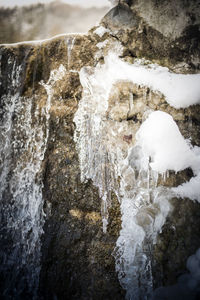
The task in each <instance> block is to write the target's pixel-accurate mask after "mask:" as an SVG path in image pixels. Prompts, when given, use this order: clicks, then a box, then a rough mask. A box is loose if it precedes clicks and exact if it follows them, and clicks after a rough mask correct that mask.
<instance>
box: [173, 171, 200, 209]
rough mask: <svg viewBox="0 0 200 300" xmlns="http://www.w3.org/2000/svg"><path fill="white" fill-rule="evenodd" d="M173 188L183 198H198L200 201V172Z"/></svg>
mask: <svg viewBox="0 0 200 300" xmlns="http://www.w3.org/2000/svg"><path fill="white" fill-rule="evenodd" d="M172 190H173V191H174V192H175V193H176V194H177V195H178V196H179V197H181V198H189V199H191V200H193V201H195V200H197V201H198V202H199V203H200V173H199V174H198V175H197V176H195V177H192V178H191V179H190V181H188V182H186V183H183V184H181V185H179V186H178V187H176V188H173V189H172Z"/></svg>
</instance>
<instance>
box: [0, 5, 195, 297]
mask: <svg viewBox="0 0 200 300" xmlns="http://www.w3.org/2000/svg"><path fill="white" fill-rule="evenodd" d="M130 2H131V1H129V3H128V4H127V2H126V1H121V3H120V4H119V5H118V6H117V7H114V8H113V9H112V10H111V11H110V12H109V13H108V14H107V15H106V16H105V17H104V18H103V20H102V23H101V26H99V27H95V28H93V29H92V30H91V31H90V32H89V34H88V35H87V36H86V35H63V36H62V37H59V38H55V39H52V40H50V41H47V42H42V43H35V44H34V43H27V44H23V43H22V44H16V45H8V46H2V47H1V49H0V57H1V73H0V74H1V75H0V76H1V78H0V79H1V85H0V87H1V89H0V90H1V95H0V96H1V108H0V109H1V110H0V115H1V135H2V142H1V157H0V158H1V182H2V184H1V200H2V204H1V218H2V224H3V226H2V230H1V234H0V236H1V252H0V259H1V269H0V271H1V277H0V278H1V294H2V295H3V297H4V298H5V299H9V297H10V298H14V299H15V298H16V299H17V297H18V298H20V299H27V297H29V298H34V297H36V298H38V299H56V298H57V299H112V298H114V299H124V298H125V297H126V298H127V299H144V297H147V299H150V297H151V295H152V290H153V289H156V288H158V287H160V286H167V285H173V284H174V283H176V280H177V277H178V276H179V275H181V274H183V273H185V272H187V270H186V267H185V263H186V260H187V258H188V257H189V256H190V255H191V254H193V253H194V252H195V251H196V250H197V249H198V247H199V245H200V237H199V234H198V232H199V228H200V210H199V209H200V207H199V203H197V202H195V201H191V200H190V199H186V198H185V199H184V200H183V199H180V198H178V196H177V195H175V194H173V195H171V194H170V188H171V187H176V186H178V185H180V184H182V183H184V182H187V181H188V180H190V178H191V177H193V176H194V174H193V171H192V169H191V168H186V169H183V170H180V171H179V172H178V173H177V174H175V172H174V171H173V170H171V171H170V172H169V176H168V177H167V178H166V179H164V178H163V177H162V176H161V175H158V178H157V180H155V177H154V174H153V173H151V172H150V171H151V170H150V169H148V170H150V171H149V172H150V173H148V172H146V171H144V170H142V169H141V170H139V171H140V172H138V174H137V171H138V170H137V168H136V167H135V165H136V162H137V161H138V157H139V156H140V155H141V154H140V151H139V152H137V151H136V150H135V145H136V143H137V136H136V133H137V131H138V130H139V128H140V126H141V124H142V123H143V122H144V121H145V120H146V119H147V118H148V116H149V115H150V113H151V112H154V111H162V112H166V113H168V114H169V115H171V116H172V117H173V120H174V121H175V122H176V124H177V125H178V128H179V130H180V134H181V135H182V136H183V137H184V138H185V139H190V141H191V145H192V146H198V147H199V146H200V137H199V130H200V128H199V127H200V119H199V118H200V117H199V115H200V114H199V113H200V111H199V110H200V108H199V105H193V106H189V107H188V108H179V109H175V108H174V107H172V106H170V105H169V104H168V102H167V101H166V98H165V97H164V95H163V94H161V93H158V92H157V91H155V90H153V89H151V88H150V87H148V86H145V85H139V84H137V83H134V82H132V81H131V80H127V79H124V78H120V76H122V75H121V74H122V73H123V66H124V65H123V64H121V62H120V63H119V64H120V67H119V68H118V69H116V70H115V72H114V73H109V72H110V69H109V66H110V65H109V60H108V57H109V53H110V51H112V52H114V53H115V54H116V53H117V55H118V56H120V59H121V61H123V63H124V62H126V63H127V64H128V63H129V65H130V64H132V65H133V64H134V63H135V62H136V61H137V59H138V58H144V59H149V60H151V61H152V62H154V63H155V62H156V63H159V64H160V65H161V66H165V67H166V66H167V67H168V68H169V69H170V70H171V71H173V72H175V73H183V74H184V73H197V72H198V71H199V66H200V65H199V61H200V60H199V53H200V52H199V43H200V39H199V24H198V20H199V19H198V16H199V13H200V10H199V5H198V3H197V1H190V2H188V3H186V2H187V1H186V2H184V5H183V2H182V1H180V2H177V1H176V5H175V4H174V3H173V2H172V1H167V3H165V1H162V3H161V4H158V2H157V1H153V0H152V1H148V3H147V2H145V1H133V3H130ZM174 5H175V7H174ZM164 8H165V9H164ZM177 10H178V11H179V14H178V15H176V11H177ZM161 12H162V13H161ZM152 16H153V17H152ZM180 16H182V17H180ZM185 16H186V17H185ZM158 24H159V25H158ZM175 24H176V25H175ZM103 26H104V27H103ZM110 63H111V62H110ZM116 64H117V63H116ZM145 64H146V65H149V62H147V61H146V60H145V61H143V66H145ZM147 68H148V66H147ZM101 72H103V74H104V75H103V77H104V80H105V82H106V84H105V85H104V83H103V82H104V80H102V77H101V76H100V75H101ZM116 73H117V75H116ZM118 74H119V76H118ZM114 76H118V77H119V79H118V80H117V81H114V82H112V80H111V79H112V78H113V77H114ZM118 77H116V78H118ZM110 82H111V83H110ZM107 84H110V85H109V87H111V88H110V90H108V89H107V87H108V85H107ZM75 141H76V142H75ZM149 174H150V175H149ZM133 178H134V181H133ZM156 181H157V182H156ZM141 188H142V189H143V192H144V197H143V198H142V200H140V201H139V200H137V202H134V201H135V199H136V198H137V196H138V195H140V194H139V192H141ZM138 191H139V192H138ZM163 191H164V192H163ZM155 192H159V193H160V195H161V196H160V198H159V197H158V198H156V197H155ZM137 199H138V198H137ZM156 199H157V200H156ZM158 199H159V200H158ZM127 201H130V203H135V205H136V206H137V207H136V208H137V209H136V210H135V215H132V213H133V212H132V210H131V209H132V208H131V205H130V206H128V212H130V215H126V212H127V210H126V211H125V209H126V206H127V203H128V202H127ZM142 201H143V202H142ZM156 201H157V202H156ZM125 216H126V218H125ZM102 217H103V220H104V227H103V226H102ZM128 218H129V219H128ZM127 219H128V222H127ZM160 219H161V221H159V220H160ZM129 220H130V221H129ZM133 220H134V222H133ZM135 220H136V221H135ZM125 222H127V223H125ZM127 224H128V225H127ZM155 224H159V226H160V227H159V226H157V225H155ZM129 225H130V226H129ZM136 225H137V226H136ZM134 226H136V227H134ZM156 226H157V227H156ZM106 227H107V230H106ZM129 227H130V228H133V229H134V230H133V232H132V231H126V230H129ZM127 228H128V229H127ZM152 228H153V229H152ZM103 229H104V231H105V232H103ZM161 229H162V230H161ZM136 230H139V231H138V232H139V233H140V234H139V237H140V238H141V242H139V241H138V239H137V238H138V236H137V237H136V234H135V232H136ZM143 235H144V237H143ZM123 239H124V241H125V242H124V244H123V242H122V240H123ZM116 245H117V247H116ZM8 249H10V250H9V251H8ZM126 251H127V252H128V253H129V254H128V256H127V255H126ZM8 252H9V253H8ZM127 257H128V258H129V259H130V260H129V261H128V259H127ZM143 264H145V266H143ZM132 270H136V271H135V273H134V272H133V271H132ZM116 271H117V272H118V274H117V272H116ZM118 277H119V280H118ZM120 284H121V285H120ZM139 287H140V288H139ZM36 290H37V293H35V292H36ZM192 293H193V291H192ZM195 293H196V292H195ZM125 294H126V296H125ZM192 295H193V294H192ZM195 296H196V297H198V296H197V294H195ZM156 299H157V298H156ZM167 299H168V298H167Z"/></svg>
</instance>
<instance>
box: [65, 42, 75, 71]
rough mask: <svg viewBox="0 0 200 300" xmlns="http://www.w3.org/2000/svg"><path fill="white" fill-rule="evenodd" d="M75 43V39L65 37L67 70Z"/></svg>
mask: <svg viewBox="0 0 200 300" xmlns="http://www.w3.org/2000/svg"><path fill="white" fill-rule="evenodd" d="M75 41H76V37H67V40H66V43H67V65H68V69H69V66H70V62H71V52H72V50H73V47H74V43H75Z"/></svg>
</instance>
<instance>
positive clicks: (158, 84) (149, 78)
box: [95, 26, 200, 108]
mask: <svg viewBox="0 0 200 300" xmlns="http://www.w3.org/2000/svg"><path fill="white" fill-rule="evenodd" d="M106 30H107V29H105V28H104V27H102V26H101V27H98V28H97V29H96V31H95V32H96V33H97V34H99V35H101V36H103V34H104V33H105V32H107V31H106ZM102 71H106V72H108V74H109V76H107V77H109V81H108V83H104V85H105V84H107V87H108V88H109V89H110V88H111V87H112V84H113V83H114V82H116V81H118V80H126V81H131V82H133V83H135V84H138V85H142V86H147V87H149V88H150V89H152V90H153V91H155V92H156V91H157V92H160V93H162V94H163V95H164V96H165V99H166V101H167V102H168V103H169V105H171V106H173V107H175V108H186V107H189V106H190V105H194V104H199V103H200V74H187V75H185V74H175V73H172V72H170V71H169V69H168V68H165V67H161V66H159V65H156V64H147V62H145V61H143V60H136V61H135V63H134V64H129V63H127V62H124V61H122V60H121V59H120V58H118V55H116V54H115V53H109V54H108V56H107V57H106V58H105V65H104V66H102ZM103 78H104V77H103ZM103 78H102V79H103Z"/></svg>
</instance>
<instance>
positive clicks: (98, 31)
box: [94, 26, 110, 37]
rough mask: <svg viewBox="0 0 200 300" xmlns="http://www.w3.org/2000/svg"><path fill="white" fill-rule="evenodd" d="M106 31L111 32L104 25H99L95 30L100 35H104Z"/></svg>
mask: <svg viewBox="0 0 200 300" xmlns="http://www.w3.org/2000/svg"><path fill="white" fill-rule="evenodd" d="M106 32H108V33H109V32H110V30H109V29H107V28H105V27H104V26H99V27H97V29H96V30H95V31H94V33H96V34H97V35H98V36H100V37H102V36H103V35H104V34H105V33H106Z"/></svg>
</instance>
